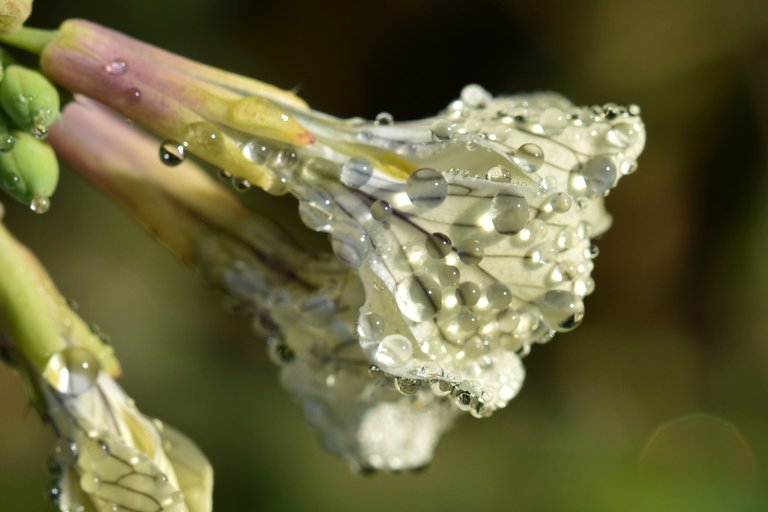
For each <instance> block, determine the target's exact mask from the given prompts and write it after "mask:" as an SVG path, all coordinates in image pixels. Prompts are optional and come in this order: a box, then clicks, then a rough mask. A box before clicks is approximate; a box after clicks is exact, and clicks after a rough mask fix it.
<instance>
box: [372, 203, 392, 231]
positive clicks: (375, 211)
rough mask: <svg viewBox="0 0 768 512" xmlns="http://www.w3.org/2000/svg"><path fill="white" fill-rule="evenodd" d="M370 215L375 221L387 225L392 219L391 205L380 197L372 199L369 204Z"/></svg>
mask: <svg viewBox="0 0 768 512" xmlns="http://www.w3.org/2000/svg"><path fill="white" fill-rule="evenodd" d="M371 216H373V218H374V219H376V220H377V221H379V222H383V223H384V224H387V225H388V224H389V221H390V220H391V219H392V206H391V205H390V204H389V203H388V202H386V201H384V200H382V199H379V200H377V201H374V202H373V204H372V205H371Z"/></svg>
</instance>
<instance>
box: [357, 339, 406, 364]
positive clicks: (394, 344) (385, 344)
mask: <svg viewBox="0 0 768 512" xmlns="http://www.w3.org/2000/svg"><path fill="white" fill-rule="evenodd" d="M363 350H365V353H366V354H367V355H368V357H369V358H370V359H371V361H373V362H374V364H376V365H378V366H379V367H380V368H381V369H383V370H384V371H391V370H394V369H398V368H402V367H403V365H405V364H406V363H407V362H408V361H410V360H411V358H412V357H413V344H412V343H411V340H409V339H408V338H406V337H405V336H403V335H402V334H390V335H389V336H386V337H385V338H384V339H383V340H381V341H380V342H373V343H367V344H365V346H364V347H363Z"/></svg>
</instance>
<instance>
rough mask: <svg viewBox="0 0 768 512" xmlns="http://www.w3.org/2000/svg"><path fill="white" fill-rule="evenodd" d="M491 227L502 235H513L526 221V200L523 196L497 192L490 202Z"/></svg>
mask: <svg viewBox="0 0 768 512" xmlns="http://www.w3.org/2000/svg"><path fill="white" fill-rule="evenodd" d="M491 215H492V216H493V217H492V220H493V227H494V228H495V229H496V231H497V232H498V233H500V234H503V235H514V234H516V233H518V232H520V230H522V229H523V228H524V227H525V225H526V224H527V223H528V201H527V200H526V199H525V198H524V197H523V196H515V195H511V194H504V193H502V194H498V195H496V197H494V198H493V201H492V202H491Z"/></svg>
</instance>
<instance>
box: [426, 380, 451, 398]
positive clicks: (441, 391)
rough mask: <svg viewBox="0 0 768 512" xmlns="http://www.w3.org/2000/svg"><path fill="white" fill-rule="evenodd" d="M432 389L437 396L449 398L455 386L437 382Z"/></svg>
mask: <svg viewBox="0 0 768 512" xmlns="http://www.w3.org/2000/svg"><path fill="white" fill-rule="evenodd" d="M430 387H431V388H432V393H434V394H435V396H448V395H450V394H451V392H452V391H453V384H451V383H450V382H448V381H446V380H438V381H435V382H433V383H432V384H431V386H430Z"/></svg>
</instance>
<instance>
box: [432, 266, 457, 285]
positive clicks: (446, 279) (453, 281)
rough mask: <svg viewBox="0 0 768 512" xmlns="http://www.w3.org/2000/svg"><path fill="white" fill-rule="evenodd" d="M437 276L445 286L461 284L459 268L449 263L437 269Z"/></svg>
mask: <svg viewBox="0 0 768 512" xmlns="http://www.w3.org/2000/svg"><path fill="white" fill-rule="evenodd" d="M437 277H438V279H440V283H442V284H443V285H444V286H456V285H458V284H459V279H460V278H461V273H460V272H459V269H458V268H456V267H454V266H452V265H447V266H445V267H442V268H440V269H439V270H438V271H437Z"/></svg>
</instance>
